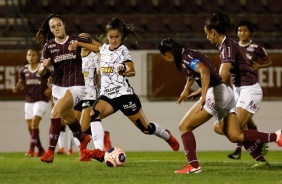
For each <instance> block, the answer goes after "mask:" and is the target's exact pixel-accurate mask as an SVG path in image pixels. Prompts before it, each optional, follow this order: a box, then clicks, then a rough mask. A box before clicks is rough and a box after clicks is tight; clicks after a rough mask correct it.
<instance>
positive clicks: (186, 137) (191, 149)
mask: <svg viewBox="0 0 282 184" xmlns="http://www.w3.org/2000/svg"><path fill="white" fill-rule="evenodd" d="M181 139H182V143H183V146H184V153H185V156H186V158H187V160H188V162H189V164H190V165H191V166H192V167H194V168H197V167H199V162H198V158H197V154H196V139H195V137H194V134H193V132H185V133H184V134H182V135H181Z"/></svg>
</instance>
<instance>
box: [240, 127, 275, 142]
mask: <svg viewBox="0 0 282 184" xmlns="http://www.w3.org/2000/svg"><path fill="white" fill-rule="evenodd" d="M243 133H244V142H252V143H256V144H260V143H268V142H276V138H277V135H276V133H265V132H259V131H256V130H244V131H243Z"/></svg>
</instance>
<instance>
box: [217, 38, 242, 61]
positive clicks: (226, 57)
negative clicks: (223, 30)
mask: <svg viewBox="0 0 282 184" xmlns="http://www.w3.org/2000/svg"><path fill="white" fill-rule="evenodd" d="M238 47H239V46H238ZM235 50H236V48H234V44H232V43H230V42H225V43H224V45H223V47H222V49H221V53H220V57H221V62H222V63H234V62H235V52H234V51H235Z"/></svg>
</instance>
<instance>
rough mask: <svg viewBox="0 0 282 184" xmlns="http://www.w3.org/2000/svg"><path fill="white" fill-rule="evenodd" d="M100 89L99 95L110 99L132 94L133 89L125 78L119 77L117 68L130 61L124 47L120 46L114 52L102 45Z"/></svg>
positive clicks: (129, 56) (107, 45)
mask: <svg viewBox="0 0 282 184" xmlns="http://www.w3.org/2000/svg"><path fill="white" fill-rule="evenodd" d="M100 54H101V62H100V72H101V89H100V95H104V96H106V97H108V98H110V99H113V98H116V97H120V96H122V95H130V94H131V95H132V94H134V91H133V88H132V87H131V86H130V84H129V83H128V80H127V79H126V77H124V76H122V75H119V74H118V70H117V67H118V66H120V65H122V64H123V62H125V61H131V62H132V60H131V54H130V53H129V51H128V49H127V47H126V46H124V45H121V46H120V47H118V48H117V49H116V50H113V51H112V50H110V46H109V44H104V45H103V46H102V47H101V50H100Z"/></svg>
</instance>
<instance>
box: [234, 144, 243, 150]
mask: <svg viewBox="0 0 282 184" xmlns="http://www.w3.org/2000/svg"><path fill="white" fill-rule="evenodd" d="M242 146H243V144H242V143H237V147H236V150H235V151H236V152H241V150H242Z"/></svg>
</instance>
